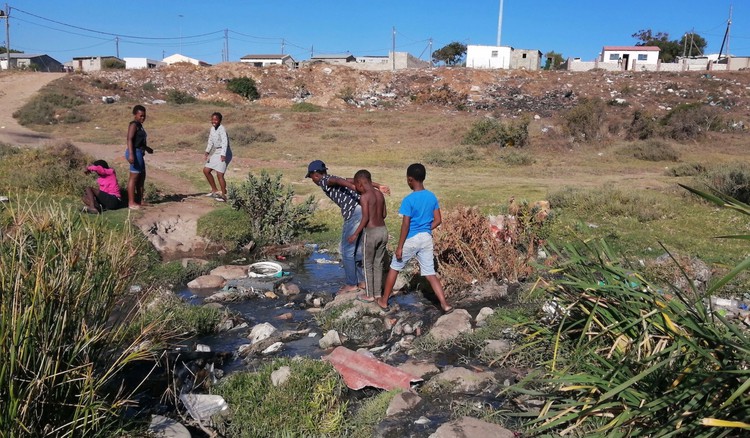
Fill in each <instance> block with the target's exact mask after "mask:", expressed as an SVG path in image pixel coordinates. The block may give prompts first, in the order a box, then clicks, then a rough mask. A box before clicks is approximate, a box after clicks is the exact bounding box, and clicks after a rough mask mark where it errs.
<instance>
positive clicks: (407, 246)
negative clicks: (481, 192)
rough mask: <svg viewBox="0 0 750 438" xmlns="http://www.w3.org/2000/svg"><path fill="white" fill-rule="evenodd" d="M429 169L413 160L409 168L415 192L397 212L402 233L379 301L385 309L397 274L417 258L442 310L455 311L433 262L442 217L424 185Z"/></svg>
mask: <svg viewBox="0 0 750 438" xmlns="http://www.w3.org/2000/svg"><path fill="white" fill-rule="evenodd" d="M426 176H427V170H426V169H425V167H424V166H423V165H422V164H419V163H414V164H412V165H410V166H409V167H408V168H407V169H406V184H408V185H409V188H410V189H412V192H411V193H410V194H409V195H407V196H406V197H405V198H404V200H403V201H401V207H400V208H399V209H398V214H400V215H401V216H402V220H401V235H400V236H399V238H398V246H397V247H396V251H395V252H394V253H393V260H391V269H390V270H389V271H388V276H387V277H386V279H385V290H384V291H383V296H381V297H380V298H379V299H378V300H377V302H378V305H379V306H380V308H381V309H383V310H385V311H386V312H387V311H389V310H390V308H389V307H388V297H389V296H390V295H391V292H393V285H394V284H396V277H397V276H398V273H399V271H401V270H402V269H404V266H405V265H406V263H407V262H408V261H409V260H411V259H412V258H414V257H416V258H417V261H418V262H419V271H420V273H421V274H422V276H423V277H425V278H426V279H427V282H428V283H430V286H431V287H432V291H433V292H435V296H437V299H438V301H440V307H441V308H442V310H443V313H446V314H447V313H451V312H453V307H451V306H449V305H448V303H447V302H446V301H445V293H444V292H443V285H442V284H441V283H440V279H439V278H438V277H437V274H436V273H435V263H434V261H433V254H432V250H433V243H432V230H434V229H435V228H437V227H438V226H439V225H440V223H441V222H442V220H443V218H442V216H441V215H440V205H439V204H438V199H437V197H436V196H435V194H434V193H432V192H431V191H429V190H427V189H425V188H424V180H425V177H426Z"/></svg>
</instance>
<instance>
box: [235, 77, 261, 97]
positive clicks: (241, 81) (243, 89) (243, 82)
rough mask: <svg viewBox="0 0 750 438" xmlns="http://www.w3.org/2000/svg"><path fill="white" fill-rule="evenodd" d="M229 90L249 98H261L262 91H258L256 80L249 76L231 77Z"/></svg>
mask: <svg viewBox="0 0 750 438" xmlns="http://www.w3.org/2000/svg"><path fill="white" fill-rule="evenodd" d="M227 90H229V91H231V92H232V93H235V94H239V95H240V96H242V97H244V98H245V99H247V100H257V99H260V93H259V92H258V87H257V86H256V85H255V81H254V80H253V79H252V78H248V77H247V76H243V77H241V78H233V79H230V80H229V82H227Z"/></svg>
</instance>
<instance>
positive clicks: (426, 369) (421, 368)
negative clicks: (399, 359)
mask: <svg viewBox="0 0 750 438" xmlns="http://www.w3.org/2000/svg"><path fill="white" fill-rule="evenodd" d="M398 369H400V370H401V371H404V372H406V373H409V374H413V375H415V376H419V377H422V378H424V377H425V376H427V375H429V374H437V373H439V372H440V369H439V368H438V367H437V366H436V365H435V364H434V363H433V362H427V361H419V360H416V359H413V358H410V359H408V360H407V361H406V362H404V363H402V364H401V365H399V366H398Z"/></svg>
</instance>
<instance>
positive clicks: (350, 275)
mask: <svg viewBox="0 0 750 438" xmlns="http://www.w3.org/2000/svg"><path fill="white" fill-rule="evenodd" d="M305 178H310V179H312V181H313V182H314V183H315V185H317V186H319V187H320V188H321V189H322V190H323V193H325V194H326V196H328V197H329V198H331V200H332V201H333V202H335V203H336V205H338V207H339V208H340V209H341V216H343V218H344V228H343V230H342V232H341V259H342V261H343V264H344V275H345V277H346V284H345V285H344V286H343V287H342V288H341V289H339V293H343V292H354V291H356V290H358V289H364V288H365V284H364V280H365V276H364V272H363V269H362V247H361V245H360V244H359V240H360V239H356V240H355V241H354V242H349V240H348V237H349V236H351V235H352V234H354V231H356V230H357V227H358V226H359V223H360V222H361V221H362V207H361V206H360V205H359V193H357V190H356V187H355V186H354V183H353V180H351V179H348V178H341V177H338V176H334V175H329V174H328V168H327V167H326V165H325V163H324V162H322V161H321V160H315V161H312V162H311V163H310V164H309V165H308V166H307V175H306V176H305ZM372 185H373V187H375V188H377V189H378V190H380V191H381V192H383V193H385V194H388V193H390V190H389V189H388V186H386V185H382V184H378V183H375V182H373V183H372Z"/></svg>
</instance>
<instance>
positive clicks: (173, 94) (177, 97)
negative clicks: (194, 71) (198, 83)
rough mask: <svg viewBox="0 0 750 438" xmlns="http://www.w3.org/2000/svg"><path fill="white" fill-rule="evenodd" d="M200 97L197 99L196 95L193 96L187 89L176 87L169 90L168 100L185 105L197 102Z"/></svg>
mask: <svg viewBox="0 0 750 438" xmlns="http://www.w3.org/2000/svg"><path fill="white" fill-rule="evenodd" d="M197 101H198V99H196V98H195V97H194V96H192V95H191V94H190V93H187V92H185V91H180V90H176V89H172V90H169V91H167V102H170V103H173V104H175V105H183V104H186V103H195V102H197Z"/></svg>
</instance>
